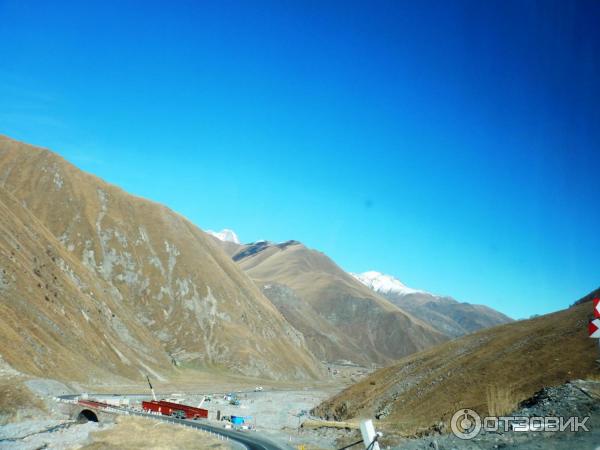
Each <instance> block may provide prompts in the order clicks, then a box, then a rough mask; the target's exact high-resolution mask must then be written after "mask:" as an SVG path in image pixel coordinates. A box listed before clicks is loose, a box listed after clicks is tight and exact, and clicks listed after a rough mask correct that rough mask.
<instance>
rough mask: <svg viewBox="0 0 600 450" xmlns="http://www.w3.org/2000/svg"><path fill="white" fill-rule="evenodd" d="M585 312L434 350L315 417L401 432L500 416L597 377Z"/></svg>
mask: <svg viewBox="0 0 600 450" xmlns="http://www.w3.org/2000/svg"><path fill="white" fill-rule="evenodd" d="M591 313H592V308H591V304H590V303H589V302H587V303H582V304H579V305H576V306H574V307H572V308H569V309H566V310H563V311H559V312H556V313H553V314H548V315H545V316H540V317H537V318H535V319H531V320H523V321H518V322H513V323H510V324H506V325H501V326H497V327H494V328H490V329H486V330H482V331H479V332H477V333H474V334H471V335H468V336H464V337H462V338H459V339H456V340H453V341H450V342H447V343H444V344H441V345H438V346H436V347H434V348H432V349H429V350H426V351H424V352H421V353H417V354H415V355H411V356H409V357H407V358H403V359H402V360H400V361H398V362H397V363H396V364H394V365H393V366H390V367H387V368H385V369H381V370H379V371H377V372H375V373H374V374H372V375H371V376H369V377H367V378H366V379H365V380H363V381H361V382H360V383H358V384H356V385H353V386H351V387H350V388H348V389H346V390H344V391H343V392H341V393H340V394H339V395H337V396H335V397H333V398H331V399H330V400H328V401H326V402H324V403H322V404H321V405H320V406H319V407H317V408H316V410H315V412H316V413H317V414H319V415H322V416H323V417H326V418H329V419H335V420H347V419H353V418H360V417H378V418H379V419H380V420H379V421H378V424H377V427H378V428H382V429H387V430H389V431H392V432H400V433H406V434H414V433H415V432H417V431H419V430H425V429H427V428H429V427H431V426H433V425H434V424H437V423H439V422H444V423H446V424H448V423H449V419H450V418H451V416H452V414H453V413H454V412H455V411H456V410H458V409H460V408H472V409H474V410H476V411H478V412H480V413H482V414H487V413H488V412H489V411H490V409H492V410H495V411H496V412H498V411H499V410H504V411H505V412H506V411H508V410H510V409H511V408H512V407H514V406H516V405H517V404H518V403H519V402H520V401H522V400H525V399H527V398H529V397H531V395H532V394H534V393H535V392H536V391H538V390H540V389H541V388H542V387H545V386H552V385H558V384H562V383H564V382H565V381H567V380H573V379H578V378H584V377H590V376H597V374H598V364H597V363H596V362H595V360H596V359H597V358H598V343H597V342H596V340H594V339H589V338H588V337H587V323H588V320H589V318H590V317H591Z"/></svg>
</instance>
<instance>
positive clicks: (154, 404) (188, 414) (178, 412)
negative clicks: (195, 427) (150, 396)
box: [142, 400, 208, 420]
mask: <svg viewBox="0 0 600 450" xmlns="http://www.w3.org/2000/svg"><path fill="white" fill-rule="evenodd" d="M142 408H143V409H144V410H145V411H154V412H159V413H161V414H162V415H163V416H172V417H176V418H178V419H192V420H196V419H208V409H202V408H194V407H193V406H188V405H180V404H179V403H171V402H166V401H164V400H153V401H150V402H142Z"/></svg>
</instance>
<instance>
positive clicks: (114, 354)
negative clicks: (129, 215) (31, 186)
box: [0, 188, 170, 381]
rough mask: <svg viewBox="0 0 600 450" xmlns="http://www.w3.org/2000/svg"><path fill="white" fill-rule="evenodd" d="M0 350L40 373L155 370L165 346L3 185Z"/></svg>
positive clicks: (79, 375)
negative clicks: (131, 317) (136, 320)
mask: <svg viewBox="0 0 600 450" xmlns="http://www.w3.org/2000/svg"><path fill="white" fill-rule="evenodd" d="M0 299H1V301H0V342H1V343H2V344H1V347H0V351H1V353H2V356H3V358H4V360H5V361H6V362H7V363H8V364H10V366H12V367H14V368H17V369H18V370H20V371H23V372H26V373H29V374H32V375H36V376H43V377H52V378H66V377H69V379H71V380H101V379H102V380H104V381H106V380H109V379H114V378H115V375H121V376H124V377H136V376H137V377H139V376H140V373H147V374H150V375H151V376H154V377H159V378H160V376H161V375H160V373H161V372H163V373H164V372H165V370H164V368H167V369H168V368H169V367H170V360H169V358H168V357H167V354H166V353H165V352H164V351H162V349H161V346H160V343H159V342H158V340H157V339H156V338H155V337H154V336H152V334H151V333H149V332H148V331H147V330H146V328H145V327H144V326H142V325H141V324H139V323H136V322H135V321H131V320H130V316H131V315H132V310H131V309H130V308H129V307H128V305H126V304H123V302H121V301H120V300H119V295H118V294H117V292H115V288H114V287H113V286H111V285H110V284H108V283H106V282H105V281H104V280H102V279H100V278H98V277H96V276H94V274H93V273H92V272H90V271H89V270H88V269H86V268H85V267H83V266H82V264H81V262H80V261H78V260H77V258H74V257H73V256H72V255H70V254H69V252H67V251H66V250H65V249H64V247H63V245H62V244H61V243H60V242H58V240H57V239H56V238H55V237H54V236H53V235H52V234H51V233H50V232H49V231H48V230H47V229H46V228H45V227H44V226H43V225H42V224H41V223H40V222H39V221H38V220H37V218H36V217H34V216H33V215H32V214H31V213H30V212H29V211H28V210H27V209H26V208H24V207H23V206H22V205H21V203H20V202H19V201H18V200H17V199H16V198H15V197H14V196H12V195H11V194H9V193H8V192H7V191H6V190H5V189H2V188H0Z"/></svg>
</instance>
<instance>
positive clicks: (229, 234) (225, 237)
mask: <svg viewBox="0 0 600 450" xmlns="http://www.w3.org/2000/svg"><path fill="white" fill-rule="evenodd" d="M207 233H208V234H212V235H213V236H214V237H216V238H217V239H219V240H221V241H224V242H233V243H234V244H239V243H240V240H239V239H238V237H237V234H235V231H233V230H228V229H227V228H225V229H224V230H221V231H218V232H217V231H212V230H208V231H207Z"/></svg>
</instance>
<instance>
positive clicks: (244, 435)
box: [59, 394, 290, 450]
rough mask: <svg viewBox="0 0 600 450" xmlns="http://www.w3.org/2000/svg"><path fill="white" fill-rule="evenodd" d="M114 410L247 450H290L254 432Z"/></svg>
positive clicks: (70, 398)
mask: <svg viewBox="0 0 600 450" xmlns="http://www.w3.org/2000/svg"><path fill="white" fill-rule="evenodd" d="M104 396H105V397H108V395H106V394H104ZM122 396H128V395H127V394H122ZM77 397H79V395H62V396H60V397H59V398H61V399H63V400H75V399H76V398H77ZM90 397H92V398H94V397H95V396H94V395H93V394H90ZM98 397H102V395H99V396H98ZM114 409H120V410H122V411H124V412H127V413H128V414H129V415H136V416H144V417H149V418H151V419H155V420H161V421H164V422H169V423H177V424H181V425H185V426H188V427H190V428H196V429H199V430H205V431H210V432H211V433H215V434H218V435H221V436H225V437H227V438H229V439H231V440H233V441H235V442H237V443H239V444H241V445H242V446H244V447H245V448H247V449H248V450H289V449H290V447H288V446H282V445H280V444H276V443H275V442H272V441H270V440H269V439H266V438H264V437H262V436H260V435H257V434H256V433H255V432H249V431H248V432H242V431H235V430H231V429H226V428H220V427H216V426H213V425H208V424H206V423H202V422H198V421H195V420H184V419H175V418H174V417H169V416H162V415H156V414H146V413H143V412H138V411H132V410H129V409H125V408H114Z"/></svg>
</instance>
